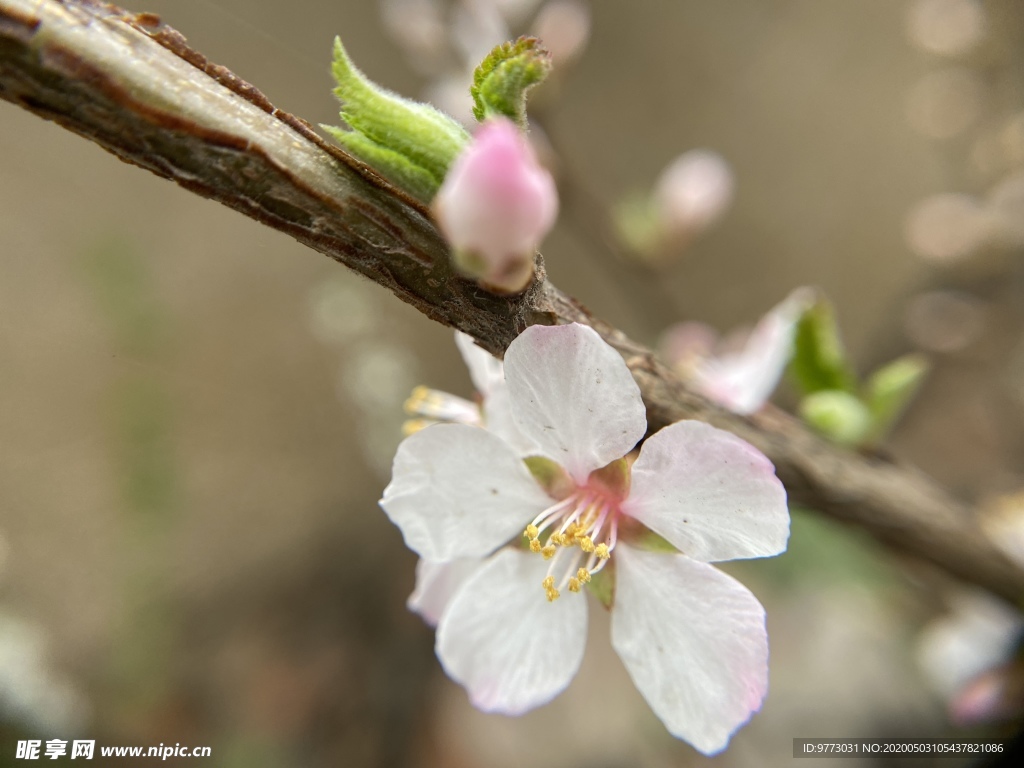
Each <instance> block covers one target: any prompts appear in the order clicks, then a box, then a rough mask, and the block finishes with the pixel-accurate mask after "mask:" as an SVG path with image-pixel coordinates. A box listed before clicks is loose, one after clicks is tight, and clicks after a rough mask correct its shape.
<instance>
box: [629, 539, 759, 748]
mask: <svg viewBox="0 0 1024 768" xmlns="http://www.w3.org/2000/svg"><path fill="white" fill-rule="evenodd" d="M615 555H616V567H617V570H616V587H615V606H614V608H613V610H612V645H613V646H614V648H615V650H616V651H617V652H618V654H619V656H620V657H621V658H622V661H623V663H624V664H625V665H626V669H627V670H628V671H629V675H630V677H632V678H633V682H634V684H635V685H636V687H637V690H639V691H640V693H641V694H642V695H643V697H644V698H645V699H646V700H647V703H648V704H650V706H651V709H652V710H654V713H655V714H656V715H657V716H658V717H659V718H660V719H661V721H662V722H663V723H664V724H665V727H666V728H668V730H669V732H670V733H671V734H672V735H673V736H675V737H677V738H680V739H683V740H685V741H688V742H689V743H690V744H692V745H693V746H694V747H696V748H697V749H699V750H700V751H701V752H703V753H705V754H709V755H710V754H714V753H716V752H719V751H721V750H723V749H725V747H726V745H727V744H728V743H729V738H730V737H731V736H732V734H733V733H734V732H735V731H736V729H737V728H739V727H740V726H741V725H743V724H744V723H745V722H746V721H747V720H748V719H749V718H750V716H751V715H752V714H753V713H754V712H756V711H757V710H758V709H759V708H760V706H761V702H762V701H764V697H765V695H766V693H767V691H768V635H767V632H766V630H765V624H764V609H763V608H762V607H761V604H760V603H759V602H758V601H757V598H756V597H754V595H752V594H751V593H750V591H749V590H748V589H747V588H746V587H744V586H743V585H742V584H740V583H739V582H738V581H736V580H735V579H733V578H732V577H731V576H728V575H726V574H724V573H722V572H721V571H719V570H718V569H717V568H715V567H714V566H711V565H708V564H706V563H700V562H697V561H696V560H691V559H690V558H688V557H685V556H683V555H672V554H665V553H657V552H646V551H643V550H639V549H635V548H633V547H630V546H628V545H626V544H621V543H620V544H619V546H618V547H617V548H616V550H615Z"/></svg>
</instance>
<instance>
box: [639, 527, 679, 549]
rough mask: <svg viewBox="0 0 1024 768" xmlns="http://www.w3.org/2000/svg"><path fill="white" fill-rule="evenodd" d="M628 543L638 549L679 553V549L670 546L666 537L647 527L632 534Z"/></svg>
mask: <svg viewBox="0 0 1024 768" xmlns="http://www.w3.org/2000/svg"><path fill="white" fill-rule="evenodd" d="M629 543H630V544H632V545H634V546H636V547H638V548H640V549H646V550H647V551H648V552H663V553H665V554H669V555H678V554H679V550H678V549H676V548H675V547H674V546H672V544H671V543H669V540H668V539H666V538H665V537H664V536H660V535H658V534H657V533H655V532H654V531H652V530H650V529H648V528H645V529H643V532H642V533H635V534H633V536H632V538H631V539H630V542H629Z"/></svg>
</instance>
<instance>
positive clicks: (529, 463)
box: [523, 456, 576, 500]
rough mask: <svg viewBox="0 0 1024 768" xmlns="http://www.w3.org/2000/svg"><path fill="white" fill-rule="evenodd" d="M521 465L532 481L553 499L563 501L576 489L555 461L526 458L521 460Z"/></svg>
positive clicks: (537, 457) (532, 457) (541, 457)
mask: <svg viewBox="0 0 1024 768" xmlns="http://www.w3.org/2000/svg"><path fill="white" fill-rule="evenodd" d="M523 463H524V464H526V468H527V469H528V470H530V474H531V475H533V479H534V480H536V481H537V483H538V484H539V485H540V487H541V488H543V489H544V490H545V491H546V492H547V494H548V496H550V497H551V498H553V499H558V500H561V499H564V498H566V497H567V496H568V495H569V494H570V493H572V492H573V491H574V490H575V489H576V483H574V482H573V479H572V477H571V476H570V475H569V473H568V472H566V471H565V469H564V468H563V467H562V465H561V464H559V463H558V462H557V461H552V460H551V459H549V458H547V457H546V456H528V457H527V458H525V459H523Z"/></svg>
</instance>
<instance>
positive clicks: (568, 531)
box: [563, 523, 579, 536]
mask: <svg viewBox="0 0 1024 768" xmlns="http://www.w3.org/2000/svg"><path fill="white" fill-rule="evenodd" d="M577 530H579V529H578V528H577V527H576V523H569V525H567V526H566V527H565V533H564V534H563V535H564V536H575V535H576V531H577Z"/></svg>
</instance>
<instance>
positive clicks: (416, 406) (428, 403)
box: [405, 386, 480, 426]
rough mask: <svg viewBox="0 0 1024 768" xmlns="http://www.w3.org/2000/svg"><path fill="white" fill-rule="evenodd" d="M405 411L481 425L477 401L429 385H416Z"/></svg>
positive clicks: (440, 419)
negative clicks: (428, 386)
mask: <svg viewBox="0 0 1024 768" xmlns="http://www.w3.org/2000/svg"><path fill="white" fill-rule="evenodd" d="M405 412H406V413H408V414H409V415H410V416H422V417H426V418H428V419H432V420H434V421H450V422H456V423H458V424H472V425H474V426H479V425H480V409H479V407H477V405H476V404H475V403H472V402H470V401H469V400H466V399H465V398H462V397H456V396H455V395H450V394H448V393H447V392H440V391H438V390H436V389H429V388H427V387H423V386H419V387H416V388H415V389H414V390H413V391H412V394H411V395H409V399H407V400H406V401H405Z"/></svg>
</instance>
